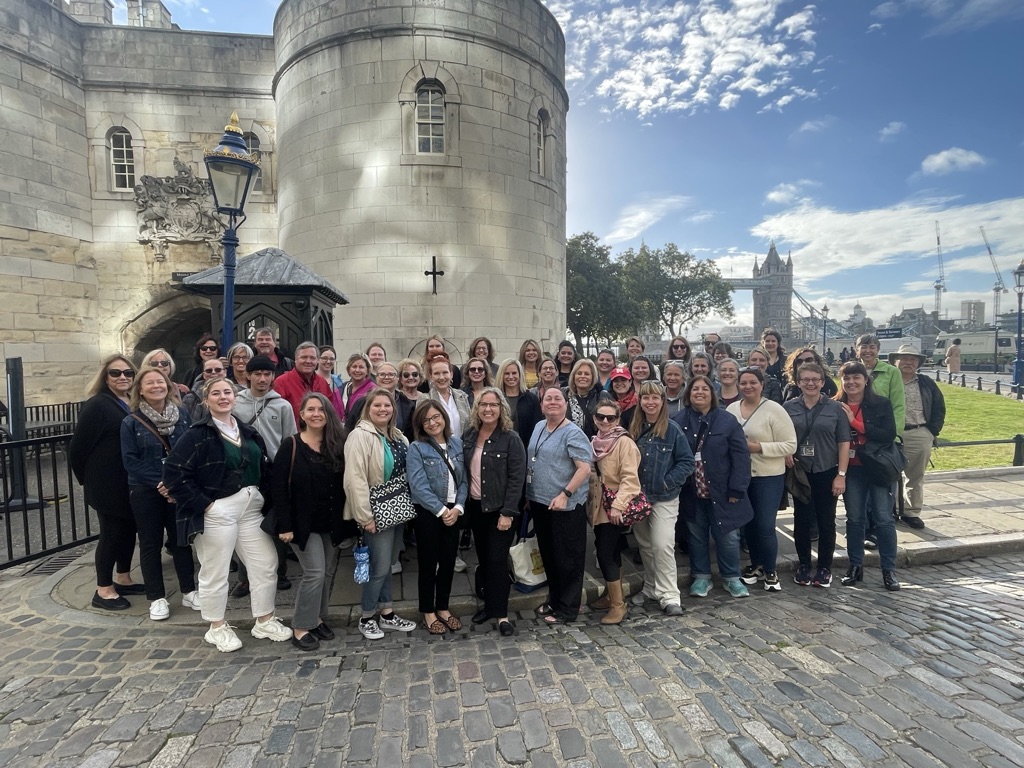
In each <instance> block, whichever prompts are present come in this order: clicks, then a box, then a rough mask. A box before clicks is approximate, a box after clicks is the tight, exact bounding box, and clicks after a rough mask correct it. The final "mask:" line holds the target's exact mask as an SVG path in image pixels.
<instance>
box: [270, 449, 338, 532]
mask: <svg viewBox="0 0 1024 768" xmlns="http://www.w3.org/2000/svg"><path fill="white" fill-rule="evenodd" d="M293 450H294V454H293ZM293 455H294V457H295V461H294V464H293V463H292V456H293ZM344 478H345V470H344V466H342V468H341V469H339V470H337V471H336V472H334V471H331V469H330V468H329V467H328V466H327V465H326V463H324V462H322V461H316V460H315V453H314V451H313V450H312V449H311V448H309V447H308V446H306V445H305V444H304V443H302V441H301V440H300V439H299V436H298V435H292V437H291V439H289V440H286V441H285V442H284V443H282V444H281V448H280V450H278V452H277V455H276V456H275V457H274V466H273V469H272V470H271V495H272V496H273V506H274V512H273V515H274V533H275V534H278V533H292V534H294V536H295V539H294V541H295V544H296V545H298V547H299V549H301V550H305V549H306V542H307V541H309V534H310V533H312V532H314V529H315V526H314V524H313V523H314V520H313V517H314V512H313V511H314V510H317V509H320V508H321V506H322V505H323V504H326V505H327V506H328V507H329V512H328V515H327V520H326V521H322V522H325V523H326V524H327V526H328V528H329V530H328V531H324V530H318V531H317V532H318V533H328V532H329V533H330V534H331V539H332V541H334V542H335V543H336V544H337V543H338V542H340V541H341V539H342V538H343V536H342V524H343V523H344V514H343V513H344V511H345V488H344ZM268 522H269V521H268Z"/></svg>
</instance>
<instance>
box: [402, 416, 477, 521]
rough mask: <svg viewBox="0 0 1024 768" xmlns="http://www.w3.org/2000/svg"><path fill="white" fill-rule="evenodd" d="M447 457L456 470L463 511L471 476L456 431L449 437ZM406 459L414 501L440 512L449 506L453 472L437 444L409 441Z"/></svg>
mask: <svg viewBox="0 0 1024 768" xmlns="http://www.w3.org/2000/svg"><path fill="white" fill-rule="evenodd" d="M448 461H449V463H450V464H451V465H452V469H454V470H455V504H456V506H458V507H459V509H460V511H461V510H462V509H465V506H466V497H467V496H468V495H469V479H468V476H467V474H466V463H465V459H464V458H463V455H462V441H461V440H459V438H457V437H455V435H452V436H451V437H450V438H448ZM407 462H408V463H407V465H406V472H407V476H408V478H409V491H410V492H411V494H412V500H413V503H414V504H419V505H420V506H421V507H424V508H425V509H427V510H429V511H430V512H433V513H434V514H435V515H440V514H441V513H442V512H444V511H445V510H446V509H447V508H448V506H447V503H446V501H447V499H448V481H449V478H450V477H451V475H452V473H451V472H450V471H449V469H448V465H447V464H445V462H444V458H442V456H441V454H440V453H439V451H438V448H437V447H436V446H435V445H432V444H431V443H428V442H425V441H423V440H413V441H412V443H410V444H409V456H408V459H407Z"/></svg>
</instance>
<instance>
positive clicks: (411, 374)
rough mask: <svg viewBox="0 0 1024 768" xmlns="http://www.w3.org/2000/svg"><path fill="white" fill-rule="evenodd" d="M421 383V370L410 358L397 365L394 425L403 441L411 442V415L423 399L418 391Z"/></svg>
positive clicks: (412, 435)
mask: <svg viewBox="0 0 1024 768" xmlns="http://www.w3.org/2000/svg"><path fill="white" fill-rule="evenodd" d="M422 381H423V370H422V369H421V368H420V364H419V363H417V362H416V361H415V360H413V359H412V358H410V357H407V358H405V359H404V360H401V361H400V362H399V363H398V388H397V390H396V391H395V408H396V409H397V410H396V412H395V423H396V424H397V425H398V428H399V429H400V430H401V431H402V434H403V435H405V439H406V440H408V441H409V442H412V440H413V437H414V434H413V428H412V414H413V412H414V411H415V410H416V404H417V403H418V402H419V400H420V398H422V397H423V394H424V393H422V392H420V390H419V386H420V382H422Z"/></svg>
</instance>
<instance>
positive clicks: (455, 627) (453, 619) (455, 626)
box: [437, 614, 462, 632]
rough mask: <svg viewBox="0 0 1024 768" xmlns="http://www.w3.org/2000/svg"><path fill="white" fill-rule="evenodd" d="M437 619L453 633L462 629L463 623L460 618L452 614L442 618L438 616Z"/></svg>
mask: <svg viewBox="0 0 1024 768" xmlns="http://www.w3.org/2000/svg"><path fill="white" fill-rule="evenodd" d="M437 618H438V620H439V621H440V622H441V623H442V624H444V625H445V626H446V627H448V629H450V630H451V631H452V632H458V631H459V630H460V629H462V621H461V620H460V619H459V617H458V616H454V615H452V614H448V615H447V616H442V615H441V614H437Z"/></svg>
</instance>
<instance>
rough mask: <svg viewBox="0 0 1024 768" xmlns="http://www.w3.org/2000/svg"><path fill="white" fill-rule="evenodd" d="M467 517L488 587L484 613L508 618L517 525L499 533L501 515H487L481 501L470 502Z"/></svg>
mask: <svg viewBox="0 0 1024 768" xmlns="http://www.w3.org/2000/svg"><path fill="white" fill-rule="evenodd" d="M466 517H468V518H469V525H470V528H472V529H473V543H474V544H475V545H476V558H477V561H478V562H479V563H480V570H481V579H480V580H481V582H482V584H483V588H484V610H485V611H487V615H488V616H490V617H491V618H494V619H503V618H505V617H506V616H508V591H509V587H510V583H509V578H508V551H509V549H510V548H511V547H512V540H513V539H514V538H515V535H516V534H515V530H516V524H515V522H513V523H512V527H511V528H509V529H508V530H507V531H499V530H498V515H497V514H496V513H485V512H484V511H483V509H482V508H481V506H480V499H473V498H470V499H467V500H466Z"/></svg>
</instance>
